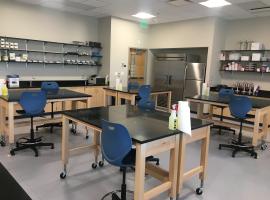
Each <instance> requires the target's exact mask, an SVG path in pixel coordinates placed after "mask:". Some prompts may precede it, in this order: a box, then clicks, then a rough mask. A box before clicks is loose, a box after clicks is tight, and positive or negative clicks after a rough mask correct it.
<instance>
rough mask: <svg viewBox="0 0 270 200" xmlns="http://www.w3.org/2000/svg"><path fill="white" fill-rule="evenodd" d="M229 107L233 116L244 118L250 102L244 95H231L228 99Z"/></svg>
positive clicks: (250, 105)
mask: <svg viewBox="0 0 270 200" xmlns="http://www.w3.org/2000/svg"><path fill="white" fill-rule="evenodd" d="M229 108H230V112H231V114H232V115H233V116H234V117H236V118H239V119H245V118H246V115H247V114H248V112H249V111H250V110H251V109H252V103H251V101H250V99H249V98H248V97H246V96H233V97H232V98H231V99H230V103H229Z"/></svg>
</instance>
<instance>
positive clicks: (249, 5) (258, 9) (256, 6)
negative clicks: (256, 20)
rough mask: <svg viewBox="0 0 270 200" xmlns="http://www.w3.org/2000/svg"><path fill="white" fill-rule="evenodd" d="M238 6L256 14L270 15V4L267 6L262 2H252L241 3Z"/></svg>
mask: <svg viewBox="0 0 270 200" xmlns="http://www.w3.org/2000/svg"><path fill="white" fill-rule="evenodd" d="M238 6H239V7H240V8H243V9H244V10H247V11H249V12H251V13H254V14H257V13H258V14H259V13H265V12H269V13H270V3H269V4H266V3H264V2H262V1H250V2H246V3H240V4H238Z"/></svg>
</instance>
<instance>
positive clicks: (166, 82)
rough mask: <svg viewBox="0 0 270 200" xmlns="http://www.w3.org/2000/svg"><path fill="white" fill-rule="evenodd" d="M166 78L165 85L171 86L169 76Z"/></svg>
mask: <svg viewBox="0 0 270 200" xmlns="http://www.w3.org/2000/svg"><path fill="white" fill-rule="evenodd" d="M165 76H166V81H165V84H166V85H168V84H169V75H165Z"/></svg>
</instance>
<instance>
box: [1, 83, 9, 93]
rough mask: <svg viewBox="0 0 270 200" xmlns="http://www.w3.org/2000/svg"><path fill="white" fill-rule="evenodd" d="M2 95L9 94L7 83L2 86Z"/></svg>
mask: <svg viewBox="0 0 270 200" xmlns="http://www.w3.org/2000/svg"><path fill="white" fill-rule="evenodd" d="M2 96H8V88H7V85H6V84H4V85H3V87H2Z"/></svg>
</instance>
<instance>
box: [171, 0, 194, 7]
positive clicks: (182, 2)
mask: <svg viewBox="0 0 270 200" xmlns="http://www.w3.org/2000/svg"><path fill="white" fill-rule="evenodd" d="M191 3H193V2H192V1H191V0H169V1H168V4H170V5H173V6H177V7H180V6H186V5H189V4H191Z"/></svg>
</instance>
